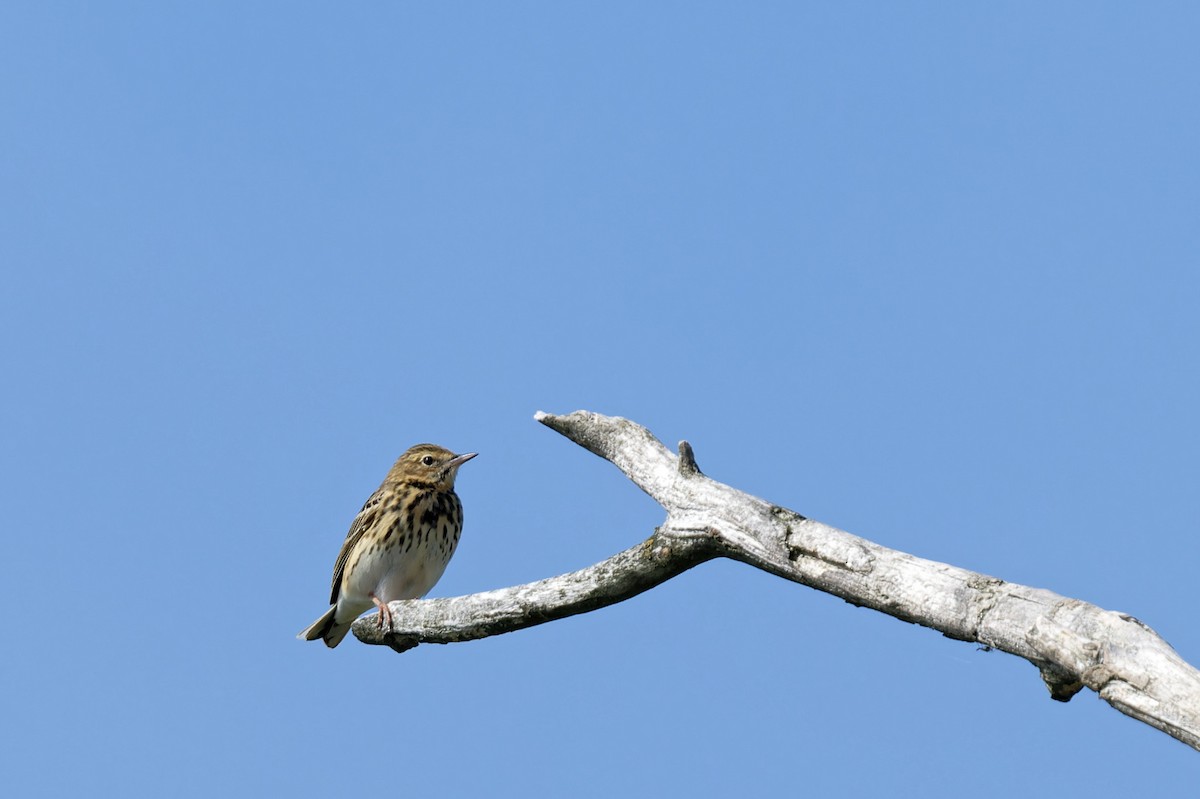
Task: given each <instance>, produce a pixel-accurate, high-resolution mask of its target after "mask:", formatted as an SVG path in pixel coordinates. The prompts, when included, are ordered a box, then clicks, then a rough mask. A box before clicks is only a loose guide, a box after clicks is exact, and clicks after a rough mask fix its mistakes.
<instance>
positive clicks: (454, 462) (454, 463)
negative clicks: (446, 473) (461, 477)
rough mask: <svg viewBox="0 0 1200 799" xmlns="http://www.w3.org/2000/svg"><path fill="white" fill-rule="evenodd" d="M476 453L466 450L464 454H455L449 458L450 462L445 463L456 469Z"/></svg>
mask: <svg viewBox="0 0 1200 799" xmlns="http://www.w3.org/2000/svg"><path fill="white" fill-rule="evenodd" d="M478 454H479V453H478V452H468V453H467V454H466V455H455V456H454V457H453V458H451V459H450V462H449V463H447V464H446V465H447V466H449V467H450V468H451V469H456V468H458V467H459V466H462V465H463V464H464V463H466V462H467V461H469V460H471V458H474V457H475V456H476V455H478Z"/></svg>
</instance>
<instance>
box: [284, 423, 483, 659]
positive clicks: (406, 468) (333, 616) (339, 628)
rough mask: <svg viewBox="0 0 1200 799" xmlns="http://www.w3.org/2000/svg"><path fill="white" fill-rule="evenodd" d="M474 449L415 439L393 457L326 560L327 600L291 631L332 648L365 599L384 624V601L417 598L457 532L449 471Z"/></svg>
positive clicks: (458, 510) (387, 620) (436, 575)
mask: <svg viewBox="0 0 1200 799" xmlns="http://www.w3.org/2000/svg"><path fill="white" fill-rule="evenodd" d="M477 454H478V453H475V452H469V453H467V454H466V455H455V454H454V453H453V452H451V451H450V450H448V449H444V448H442V447H439V446H436V445H434V444H417V445H416V446H415V447H413V448H412V449H410V450H408V452H405V453H404V454H403V455H401V456H400V457H399V458H398V459H397V460H396V463H395V464H394V465H393V466H392V468H391V471H389V472H388V474H387V477H385V478H384V480H383V484H382V485H381V486H379V489H378V490H377V491H376V492H375V493H374V494H372V495H371V497H370V499H368V500H367V502H366V504H365V505H363V507H362V510H360V511H359V512H358V515H357V516H355V517H354V522H353V523H352V524H351V525H350V532H349V533H347V534H346V541H345V543H343V544H342V551H341V552H339V553H338V557H337V563H335V564H334V566H333V591H332V593H331V594H330V597H329V602H330V605H331V607H330V608H329V610H328V611H326V612H325V615H323V616H322V617H321V618H319V619H317V620H316V621H315V622H313V623H312V624H311V625H310V626H309V627H307V628H306V629H305V630H304V631H303V632H301V633H300V635H298V636H297V637H298V638H303V639H305V640H307V641H315V640H316V639H318V638H321V639H324V641H325V645H326V646H328V647H329V648H331V649H332V648H333V647H335V646H337V645H338V644H340V643H341V642H342V639H343V638H345V637H346V633H347V632H349V631H350V625H352V624H353V623H354V620H355V619H357V618H358V617H359V616H360V615H361V614H362V613H363V611H366V610H370V609H371V605H374V606H375V607H377V608H379V626H380V627H381V628H383V627H385V626H388V627H390V626H391V623H392V613H391V611H390V610H389V609H388V606H387V603H388V602H391V601H392V600H394V599H418V598H420V597H423V596H425V594H427V593H428V592H429V589H431V588H433V586H434V584H435V583H437V581H438V580H439V579H440V578H441V576H442V572H444V571H445V570H446V564H447V563H449V562H450V557H451V556H452V555H453V554H454V548H455V547H456V546H458V537H459V535H460V534H461V533H462V524H463V511H462V502H460V501H459V499H458V495H457V494H455V493H454V478H455V476H456V475H457V474H458V467H459V466H462V465H463V464H464V463H466V462H467V461H469V460H471V458H474V457H475V456H476V455H477Z"/></svg>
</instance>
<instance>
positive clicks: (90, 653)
mask: <svg viewBox="0 0 1200 799" xmlns="http://www.w3.org/2000/svg"><path fill="white" fill-rule="evenodd" d="M1198 25H1200V13H1198V12H1197V11H1196V9H1195V8H1194V6H1192V5H1190V4H1170V3H1164V4H1154V5H1153V6H1148V7H1147V6H1140V7H1136V8H1135V7H1133V6H1128V5H1123V4H1115V3H1087V4H1084V3H1077V4H1054V5H1052V6H1045V5H1041V6H1036V7H1035V6H1032V5H1025V6H988V7H984V6H981V5H977V4H970V5H962V4H929V3H912V4H884V3H850V4H821V5H817V4H791V3H761V4H752V5H745V4H712V3H686V4H685V3H661V4H653V5H648V4H617V5H614V4H603V5H590V6H584V5H582V4H550V3H544V4H529V3H509V4H454V5H453V6H452V7H451V6H443V5H429V4H425V5H415V4H405V5H399V4H397V5H390V6H387V7H380V6H377V5H375V6H361V5H360V6H352V7H336V8H335V7H331V6H327V5H304V4H300V5H297V4H294V3H286V4H284V3H275V4H271V3H266V4H255V5H253V6H245V5H242V4H227V3H204V4H191V5H186V6H185V5H180V4H160V3H125V4H120V5H118V6H115V7H110V6H102V5H97V4H58V3H39V4H10V5H8V6H6V7H5V8H4V9H3V10H0V31H2V32H0V43H2V46H0V97H2V98H3V109H2V111H0V146H2V147H3V150H4V152H5V157H4V158H3V159H0V263H3V264H4V265H5V269H4V279H3V283H4V290H3V291H2V292H0V333H2V336H0V364H2V365H3V369H4V375H5V379H6V386H7V390H6V391H4V392H3V394H2V395H0V411H2V412H3V416H4V418H5V419H6V420H7V424H6V434H5V439H6V445H5V446H4V447H2V448H0V474H2V476H3V484H4V486H5V490H4V492H3V495H2V500H0V501H2V502H3V518H4V519H5V520H6V522H7V525H8V527H9V538H8V541H9V545H8V551H9V556H8V557H9V560H8V563H9V568H8V569H7V573H8V578H7V585H8V588H9V591H8V596H9V598H10V612H11V614H12V615H13V616H14V617H15V618H13V619H12V623H11V624H10V633H9V637H8V644H7V647H6V651H5V656H4V657H3V658H2V659H0V677H3V679H4V681H5V683H6V684H7V685H8V686H9V690H8V691H6V692H4V694H3V698H0V718H3V719H4V720H5V721H4V723H3V727H4V728H5V729H6V736H5V737H6V740H7V741H8V743H7V744H6V745H5V747H4V751H3V752H2V753H0V762H3V763H4V768H3V772H4V774H5V775H6V776H5V780H6V781H7V782H8V784H9V786H10V787H11V788H13V789H14V790H13V792H12V795H14V796H15V795H21V796H64V795H91V796H117V795H121V796H125V795H131V794H132V795H161V794H163V793H170V794H172V795H177V796H212V795H214V794H218V795H222V796H231V797H236V796H259V795H263V793H264V792H273V793H276V794H281V793H286V794H287V795H293V796H328V795H331V794H332V793H335V792H338V791H342V790H344V789H345V788H350V789H351V790H353V791H354V792H356V793H363V794H368V793H369V794H381V793H384V792H397V793H402V794H404V795H418V794H419V795H443V796H497V797H509V796H531V795H550V794H553V795H572V796H582V797H590V796H596V797H608V796H625V795H654V794H658V795H680V796H683V795H687V796H725V795H730V794H731V793H732V792H735V791H737V792H738V795H786V794H787V793H799V792H806V793H807V792H813V793H816V792H820V793H832V794H835V795H877V794H879V793H880V792H882V791H885V790H887V791H891V792H892V795H897V794H899V795H922V796H960V795H963V794H964V793H970V794H971V795H972V796H977V797H989V796H1013V795H1022V794H1030V793H1034V792H1036V793H1039V794H1043V795H1050V794H1058V795H1075V796H1078V795H1085V794H1087V795H1098V796H1104V795H1119V794H1124V793H1127V792H1130V791H1137V792H1138V793H1143V794H1144V793H1146V792H1147V791H1148V792H1149V793H1153V794H1161V795H1171V794H1172V793H1174V794H1175V795H1179V794H1180V793H1181V792H1182V791H1183V790H1184V789H1185V786H1187V788H1189V789H1192V788H1194V786H1195V782H1196V779H1197V777H1198V776H1200V760H1198V759H1197V757H1198V756H1197V754H1196V753H1195V752H1194V751H1192V750H1190V749H1188V748H1186V747H1184V746H1183V745H1182V744H1179V743H1176V742H1175V741H1173V740H1171V739H1170V738H1168V737H1166V736H1164V735H1162V734H1160V733H1158V732H1155V731H1153V730H1151V729H1150V728H1149V727H1146V726H1144V725H1142V724H1139V723H1136V722H1134V721H1132V720H1130V719H1127V718H1125V717H1124V716H1121V715H1120V714H1118V713H1117V712H1115V711H1113V710H1111V709H1109V708H1108V706H1107V705H1105V704H1104V703H1102V702H1101V701H1100V700H1098V699H1097V698H1096V696H1095V695H1094V694H1091V693H1085V694H1081V695H1080V696H1078V697H1077V698H1076V699H1075V700H1074V701H1072V702H1071V703H1069V704H1067V705H1060V704H1058V703H1054V702H1051V701H1050V700H1049V699H1048V698H1047V694H1046V691H1045V689H1044V688H1043V686H1042V684H1041V682H1040V680H1039V679H1038V675H1037V672H1036V670H1035V669H1034V668H1033V667H1032V666H1030V665H1029V664H1028V663H1026V662H1024V661H1021V660H1018V659H1016V658H1013V657H1010V656H1007V655H1003V654H1000V653H996V652H992V653H984V652H980V651H978V650H977V649H976V648H975V647H973V646H971V645H969V644H965V643H961V642H954V641H950V640H947V639H945V638H942V637H941V636H939V635H937V634H936V633H933V632H930V631H928V630H924V629H922V628H918V627H914V626H910V625H907V624H903V623H900V622H898V621H895V620H893V619H890V618H887V617H884V616H881V615H879V614H876V613H873V612H870V611H867V610H863V609H858V608H854V607H852V606H850V605H847V604H845V603H843V602H841V601H839V600H836V599H833V598H831V597H829V596H826V595H822V594H819V593H816V592H814V591H811V590H809V589H806V588H803V587H800V586H796V585H792V584H789V583H786V582H784V581H782V580H779V579H776V578H773V577H769V576H767V575H765V574H762V573H759V572H756V571H754V570H752V569H750V568H748V567H745V566H741V565H738V564H732V563H727V562H718V563H711V564H707V565H705V566H702V567H700V568H698V569H696V570H694V571H692V572H689V573H687V574H685V575H683V576H681V577H679V578H677V579H676V580H674V581H671V582H670V583H667V584H666V585H663V586H661V587H660V588H658V589H656V590H654V591H651V592H650V593H648V594H645V595H643V596H641V597H638V598H636V599H634V600H631V601H629V602H626V603H623V604H621V605H619V606H616V607H613V608H610V609H606V610H603V611H600V612H596V613H593V614H589V615H586V616H581V617H576V618H573V619H569V620H566V621H563V622H558V623H554V624H549V625H545V626H542V627H539V628H535V629H532V630H528V631H524V632H520V633H516V634H512V635H508V636H502V637H498V638H493V639H489V640H485V641H481V642H475V643H470V644H462V645H455V646H445V647H438V646H424V647H421V648H419V649H418V650H416V651H414V652H411V653H408V654H406V655H403V656H397V655H394V654H393V653H391V652H390V651H388V650H385V649H382V648H375V647H366V646H363V645H362V644H360V643H358V642H357V641H356V640H354V639H352V638H351V639H348V640H347V642H346V643H345V644H344V645H343V646H341V647H340V648H338V649H337V650H334V651H327V650H326V649H325V648H324V647H322V646H320V645H315V644H304V643H301V642H298V641H296V640H295V638H294V636H295V634H296V632H297V631H298V630H299V629H301V628H302V627H303V626H305V625H306V624H308V623H309V622H311V621H312V620H313V619H314V618H316V617H317V616H318V615H319V614H320V613H321V612H322V611H323V610H324V609H325V599H326V597H327V590H328V588H327V586H328V578H329V574H330V571H331V569H332V565H333V560H334V557H335V556H336V554H337V550H338V547H339V545H340V543H341V540H342V537H343V536H344V534H345V531H346V528H347V527H348V525H349V523H350V520H351V518H352V517H353V515H354V513H355V511H356V510H357V509H358V507H359V505H360V504H361V503H362V501H363V500H364V499H365V498H366V496H367V495H368V494H369V493H370V492H371V491H372V490H374V488H375V487H376V486H377V485H378V483H379V481H380V480H381V479H382V477H383V475H384V473H385V472H386V471H387V468H388V467H389V466H390V464H391V462H392V460H393V459H394V458H395V457H396V455H398V454H399V453H400V452H401V451H403V450H404V449H405V448H406V447H408V446H409V445H411V444H413V443H417V442H420V441H426V440H429V441H434V442H437V443H440V444H444V445H445V446H448V447H451V448H453V449H456V450H458V451H467V450H471V451H478V452H480V453H481V454H480V456H479V458H477V459H476V460H474V461H472V462H471V463H470V464H468V465H467V466H466V467H464V469H463V471H462V474H461V475H460V479H459V493H460V495H461V496H462V498H463V501H464V504H465V506H466V530H465V533H464V537H463V541H462V544H461V546H460V548H459V551H458V554H457V555H456V557H455V559H454V561H453V562H452V563H451V565H450V568H449V569H448V571H447V573H446V575H445V577H444V578H443V579H442V582H441V583H440V584H439V585H438V586H437V587H436V588H435V589H434V591H433V595H435V596H453V595H457V594H463V593H469V592H472V591H477V590H484V589H488V588H494V587H499V586H504V585H510V584H513V583H518V582H524V581H528V580H534V579H540V578H542V577H546V576H550V575H553V574H558V573H561V572H564V571H569V570H572V569H576V568H579V567H582V566H585V565H588V564H591V563H593V562H595V561H597V560H600V559H602V558H604V557H607V556H608V555H610V554H612V553H614V552H616V551H618V550H621V549H624V548H625V547H627V546H630V545H631V544H633V543H635V542H637V541H639V540H641V539H642V538H644V537H645V536H646V535H647V534H649V532H650V531H651V530H652V529H653V527H654V526H655V525H656V524H658V523H659V522H661V521H662V514H661V512H660V511H659V509H658V508H657V506H656V505H654V503H653V502H651V501H650V500H649V499H648V498H646V497H645V496H643V495H642V494H641V493H640V492H639V491H638V490H637V489H636V488H635V487H633V486H632V485H631V484H630V483H628V481H626V480H625V479H624V477H623V476H621V475H620V474H619V473H618V472H617V471H616V470H615V469H613V468H612V467H611V466H609V465H608V464H607V463H604V462H603V461H601V460H599V459H597V458H595V457H594V456H592V455H590V454H588V453H586V452H585V451H583V450H582V449H579V448H578V447H576V446H575V445H573V444H571V443H569V442H568V441H566V440H565V439H563V438H561V437H559V436H558V435H556V434H554V433H553V432H551V431H549V430H547V429H545V428H543V427H541V426H540V425H538V424H536V423H535V422H534V421H533V419H532V416H533V414H534V412H535V411H537V410H539V409H542V410H546V411H550V412H568V411H571V410H575V409H577V408H587V409H590V410H595V411H599V412H603V413H609V414H617V415H622V416H627V417H630V418H632V419H635V420H636V421H639V422H641V423H643V424H645V425H647V426H648V427H650V428H651V430H653V431H654V432H655V433H656V434H657V435H659V437H660V438H662V439H663V440H665V441H666V442H667V443H668V444H669V445H672V446H673V445H674V443H675V442H676V441H678V440H679V439H681V438H687V439H688V440H690V441H691V442H692V443H693V445H694V446H695V448H696V453H697V458H698V460H699V463H700V466H701V468H703V469H704V471H705V472H706V473H707V474H709V475H711V476H713V477H714V478H716V479H719V480H723V481H725V482H728V483H730V484H732V485H734V486H737V487H739V488H741V489H743V490H746V491H749V492H751V493H754V494H757V495H760V496H763V497H767V498H769V499H771V500H772V501H774V502H777V503H780V504H783V505H786V506H788V507H791V508H793V509H795V510H796V511H798V512H800V513H802V514H805V515H807V516H810V517H813V518H816V519H819V520H821V521H824V522H827V523H829V524H833V525H836V526H838V527H842V528H844V529H846V530H849V531H851V532H853V533H855V534H857V535H861V536H864V537H867V538H870V539H872V540H875V541H878V542H880V543H882V544H885V545H887V546H891V547H894V548H897V549H900V550H904V551H907V552H912V553H914V554H917V555H920V556H922V557H927V558H933V559H935V560H941V561H946V562H949V563H953V564H955V565H958V566H963V567H966V568H970V569H976V570H979V571H982V572H985V573H987V574H991V575H995V576H998V577H1002V578H1004V579H1007V580H1011V581H1015V582H1020V583H1025V584H1030V585H1035V586H1040V587H1044V588H1049V589H1052V590H1055V591H1058V592H1059V593H1062V594H1065V595H1068V596H1073V597H1077V598H1080V599H1084V600H1088V601H1091V602H1095V603H1097V604H1099V605H1101V606H1103V607H1107V608H1111V609H1116V610H1121V611H1125V612H1128V613H1132V614H1134V615H1136V616H1137V617H1139V618H1140V619H1142V620H1143V621H1145V622H1146V623H1148V624H1150V625H1151V626H1152V627H1154V628H1155V629H1157V630H1158V631H1159V632H1160V633H1161V634H1162V635H1163V636H1164V637H1165V638H1166V639H1167V640H1168V641H1170V642H1171V643H1172V644H1173V645H1174V646H1175V647H1176V649H1178V650H1179V652H1180V653H1181V654H1182V655H1183V656H1184V657H1185V658H1187V659H1189V660H1190V661H1192V662H1194V663H1195V662H1200V631H1198V628H1197V625H1196V621H1195V618H1196V614H1195V580H1196V564H1197V562H1198V559H1200V544H1198V543H1197V536H1196V525H1195V506H1196V502H1195V497H1196V485H1197V479H1196V473H1197V462H1196V455H1195V453H1196V452H1197V449H1198V444H1200V425H1198V423H1197V417H1196V408H1197V407H1198V405H1200V380H1198V378H1197V370H1196V362H1197V354H1198V350H1200V322H1198V321H1197V313H1196V308H1197V304H1198V301H1200V270H1198V269H1197V255H1198V253H1200V227H1198V226H1197V224H1196V213H1197V207H1198V205H1200V188H1198V187H1200V158H1198V156H1197V146H1196V143H1197V141H1200V105H1198V102H1197V96H1198V95H1197V90H1198V88H1200V86H1198V83H1197V75H1200V49H1198V48H1197V47H1196V44H1195V31H1196V30H1197V27H1198ZM18 614H19V615H18Z"/></svg>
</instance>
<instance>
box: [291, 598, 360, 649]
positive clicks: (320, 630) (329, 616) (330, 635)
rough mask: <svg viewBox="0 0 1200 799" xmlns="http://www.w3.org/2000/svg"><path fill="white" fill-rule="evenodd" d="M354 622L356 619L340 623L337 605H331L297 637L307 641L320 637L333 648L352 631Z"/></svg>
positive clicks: (326, 644)
mask: <svg viewBox="0 0 1200 799" xmlns="http://www.w3.org/2000/svg"><path fill="white" fill-rule="evenodd" d="M352 624H354V619H351V620H350V621H347V622H343V623H342V624H338V622H337V605H330V606H329V610H327V611H325V614H324V615H323V616H321V618H319V619H317V620H316V621H314V622H313V623H312V624H310V625H309V626H308V627H306V628H304V629H303V630H301V632H300V634H299V635H297V636H296V637H297V638H303V639H304V640H305V641H315V640H317V639H318V638H320V639H322V640H324V641H325V646H327V647H329V648H330V649H333V648H334V647H335V646H337V645H338V644H340V643H341V642H342V639H343V638H345V637H346V633H348V632H350V626H351V625H352Z"/></svg>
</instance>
